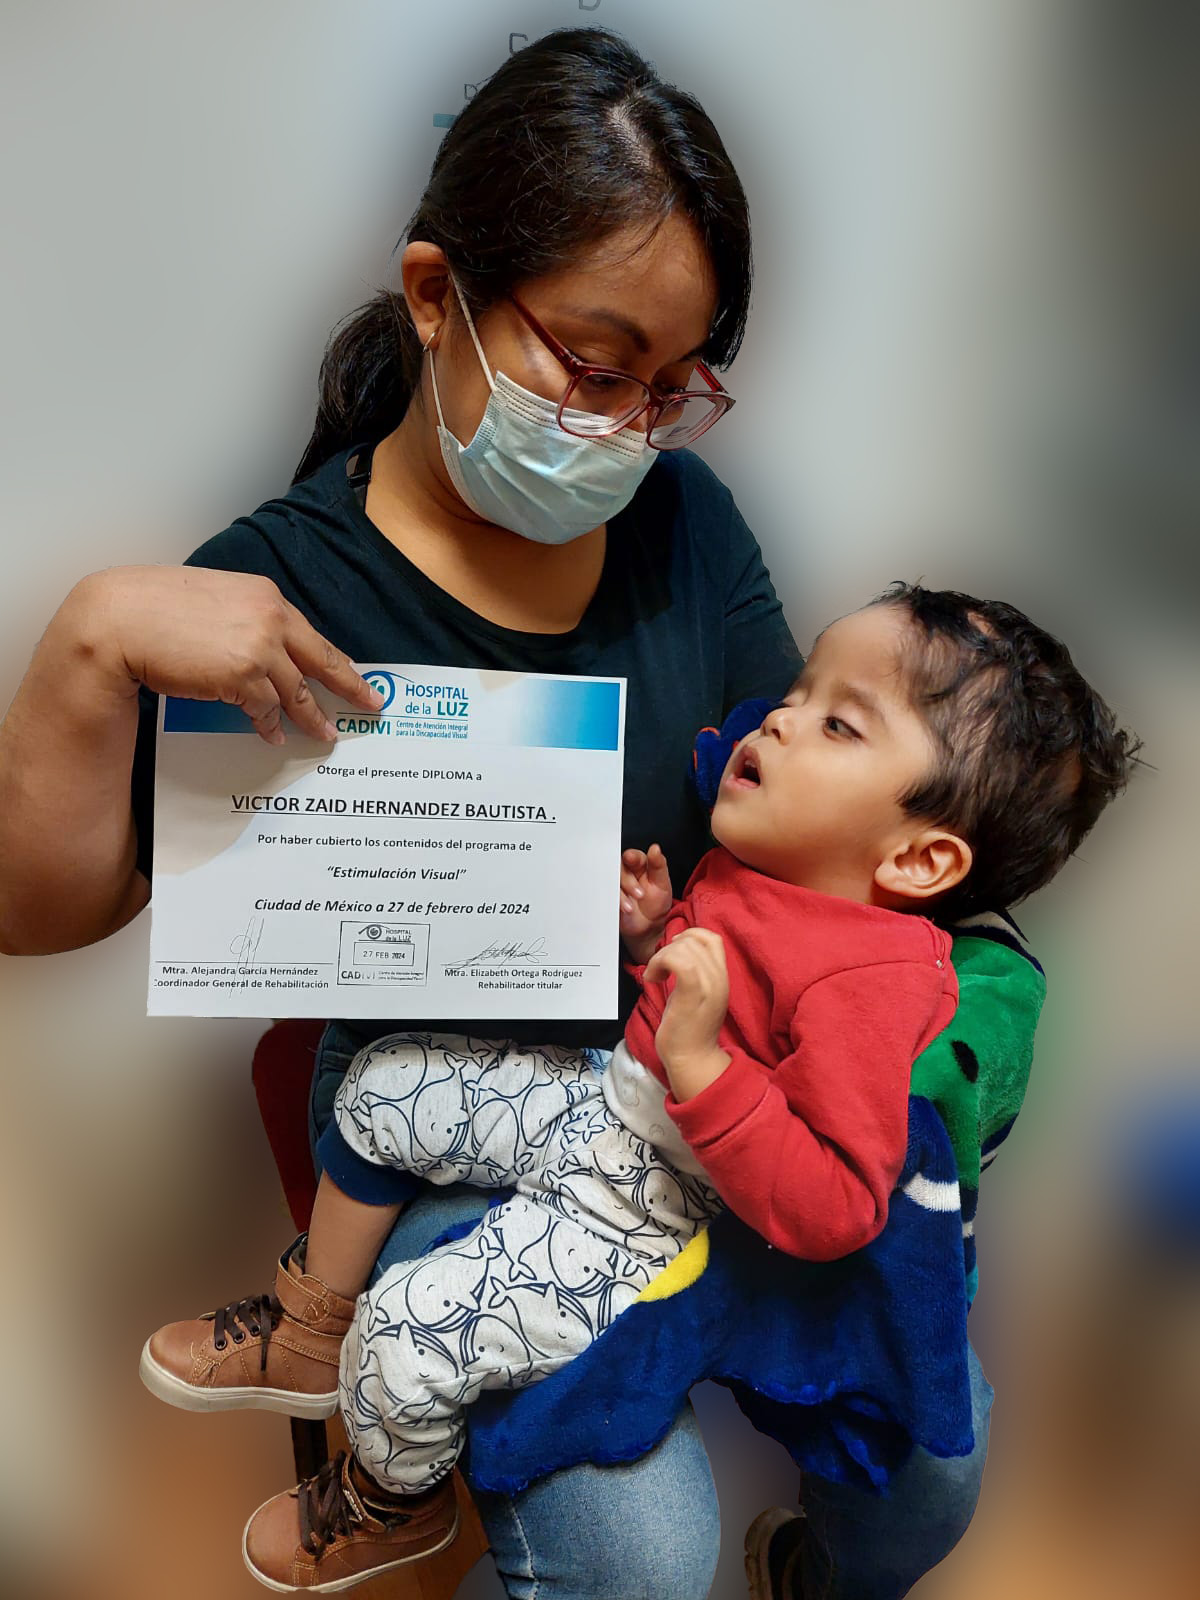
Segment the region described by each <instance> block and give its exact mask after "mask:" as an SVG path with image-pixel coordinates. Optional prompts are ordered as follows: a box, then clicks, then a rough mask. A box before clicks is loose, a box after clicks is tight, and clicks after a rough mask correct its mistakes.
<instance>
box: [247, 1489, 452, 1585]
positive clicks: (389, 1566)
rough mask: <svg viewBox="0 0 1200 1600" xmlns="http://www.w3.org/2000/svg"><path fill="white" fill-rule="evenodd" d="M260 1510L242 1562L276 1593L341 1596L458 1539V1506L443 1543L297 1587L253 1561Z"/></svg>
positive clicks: (248, 1525)
mask: <svg viewBox="0 0 1200 1600" xmlns="http://www.w3.org/2000/svg"><path fill="white" fill-rule="evenodd" d="M270 1503H271V1502H270V1500H264V1501H263V1505H262V1506H259V1508H258V1511H261V1510H262V1508H263V1506H266V1505H270ZM258 1511H256V1512H254V1514H253V1516H251V1517H249V1518H248V1519H247V1522H246V1526H245V1528H244V1529H243V1530H242V1560H243V1561H244V1562H245V1564H246V1571H247V1572H248V1573H249V1574H250V1576H251V1577H252V1578H256V1579H257V1580H258V1582H259V1583H261V1584H262V1585H263V1586H264V1587H265V1588H267V1589H274V1591H275V1593H276V1594H341V1593H342V1592H343V1591H344V1590H346V1589H357V1587H358V1585H359V1584H360V1583H373V1582H374V1580H375V1579H376V1578H382V1577H385V1576H386V1575H387V1574H388V1573H389V1572H397V1571H398V1570H399V1569H400V1568H401V1567H411V1566H412V1564H413V1563H414V1562H415V1561H425V1560H427V1559H428V1558H429V1557H430V1556H436V1555H438V1554H439V1552H441V1551H442V1550H448V1549H449V1548H450V1546H451V1545H452V1544H453V1543H454V1541H455V1539H457V1538H458V1528H459V1514H458V1507H457V1506H456V1507H455V1508H454V1526H453V1527H452V1528H451V1529H450V1532H449V1533H448V1534H447V1535H446V1537H445V1538H444V1539H443V1540H442V1542H441V1543H440V1544H435V1545H430V1547H429V1549H428V1550H416V1551H414V1552H413V1554H412V1555H411V1556H401V1557H400V1559H399V1560H398V1561H389V1562H387V1563H386V1565H384V1566H382V1567H372V1568H371V1569H370V1571H369V1572H352V1573H351V1574H350V1575H349V1577H346V1578H331V1579H330V1580H329V1582H328V1583H310V1584H307V1585H306V1586H305V1587H303V1588H297V1587H296V1585H295V1584H294V1583H277V1582H276V1580H275V1579H274V1578H268V1577H267V1576H266V1575H265V1574H264V1573H262V1572H260V1571H259V1570H258V1568H257V1567H256V1566H255V1565H254V1563H253V1562H252V1561H251V1559H250V1552H249V1551H248V1550H247V1549H246V1539H247V1536H248V1535H249V1532H250V1524H251V1523H252V1522H253V1521H254V1518H255V1517H256V1516H257V1515H258Z"/></svg>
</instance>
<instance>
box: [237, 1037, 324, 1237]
mask: <svg viewBox="0 0 1200 1600" xmlns="http://www.w3.org/2000/svg"><path fill="white" fill-rule="evenodd" d="M324 1031H325V1024H324V1023H323V1022H319V1021H316V1020H310V1019H309V1018H307V1017H292V1018H289V1019H288V1020H287V1021H285V1022H276V1023H274V1024H273V1025H272V1026H271V1027H269V1028H268V1029H267V1031H266V1033H264V1034H263V1036H262V1038H261V1039H260V1040H259V1041H258V1044H257V1046H256V1047H255V1051H254V1061H253V1065H252V1066H251V1069H250V1075H251V1077H252V1079H253V1080H254V1093H255V1095H256V1097H257V1099H258V1111H259V1115H260V1116H261V1117H262V1122H263V1127H264V1128H265V1129H266V1130H267V1140H268V1142H269V1143H270V1146H271V1154H272V1155H273V1156H274V1157H275V1165H276V1166H277V1167H278V1169H279V1178H280V1181H281V1183H282V1184H283V1193H284V1197H285V1198H286V1200H287V1204H288V1210H289V1211H290V1212H291V1214H292V1221H293V1222H294V1223H295V1224H296V1231H297V1233H303V1232H304V1230H305V1229H306V1228H307V1227H308V1222H309V1218H310V1217H311V1216H312V1208H313V1201H314V1200H315V1199H316V1197H317V1177H316V1173H315V1172H314V1171H313V1161H312V1150H311V1148H310V1146H309V1142H308V1091H309V1085H310V1084H311V1083H312V1075H313V1061H314V1059H315V1057H316V1053H317V1046H318V1045H319V1044H320V1042H321V1035H322V1033H324Z"/></svg>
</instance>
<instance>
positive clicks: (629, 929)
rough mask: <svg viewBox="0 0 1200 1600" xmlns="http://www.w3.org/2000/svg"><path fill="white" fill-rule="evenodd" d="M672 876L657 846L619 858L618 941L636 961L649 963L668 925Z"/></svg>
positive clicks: (634, 851)
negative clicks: (619, 900) (619, 931)
mask: <svg viewBox="0 0 1200 1600" xmlns="http://www.w3.org/2000/svg"><path fill="white" fill-rule="evenodd" d="M672 899H673V897H672V894H671V874H670V873H669V872H668V871H667V858H666V856H665V855H663V853H662V851H661V850H660V849H659V847H658V845H656V844H652V845H651V846H650V848H649V850H626V851H625V852H624V854H623V855H622V856H621V920H620V929H621V938H622V939H623V940H624V941H625V945H626V948H627V949H628V951H629V953H630V955H631V956H632V957H633V958H634V960H635V961H638V962H642V961H648V960H649V959H650V957H651V955H652V954H653V953H654V950H655V948H656V946H657V945H658V941H659V940H660V939H661V938H662V936H663V929H664V928H665V927H666V925H667V913H668V912H669V911H670V909H671V905H672Z"/></svg>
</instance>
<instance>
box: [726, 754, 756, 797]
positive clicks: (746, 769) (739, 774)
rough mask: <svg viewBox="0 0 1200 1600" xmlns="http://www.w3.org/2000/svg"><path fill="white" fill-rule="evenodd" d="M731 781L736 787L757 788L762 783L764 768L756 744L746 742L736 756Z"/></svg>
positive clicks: (730, 775)
mask: <svg viewBox="0 0 1200 1600" xmlns="http://www.w3.org/2000/svg"><path fill="white" fill-rule="evenodd" d="M729 781H730V783H731V784H732V785H733V787H734V788H735V789H757V788H759V787H760V786H761V784H762V769H761V768H760V766H759V764H758V755H757V753H756V751H755V749H754V746H753V745H751V744H749V743H746V744H744V745H742V747H741V749H740V750H739V751H738V752H737V755H736V756H735V757H734V761H733V767H732V769H731V771H730V774H729Z"/></svg>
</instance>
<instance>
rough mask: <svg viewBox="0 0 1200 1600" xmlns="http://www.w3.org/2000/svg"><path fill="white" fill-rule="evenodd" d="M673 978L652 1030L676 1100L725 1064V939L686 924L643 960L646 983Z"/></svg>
mask: <svg viewBox="0 0 1200 1600" xmlns="http://www.w3.org/2000/svg"><path fill="white" fill-rule="evenodd" d="M668 978H674V980H675V984H674V987H673V988H672V990H671V993H670V996H669V997H668V1000H667V1003H666V1006H665V1008H664V1010H663V1014H662V1021H661V1022H660V1023H659V1025H658V1031H657V1033H655V1035H654V1048H655V1049H656V1050H657V1051H658V1059H659V1060H660V1061H661V1062H662V1064H663V1066H664V1067H665V1068H666V1072H667V1077H668V1078H669V1079H670V1083H671V1092H672V1094H673V1095H674V1096H675V1098H676V1100H690V1099H691V1098H692V1096H693V1095H694V1094H699V1093H700V1091H701V1089H705V1088H707V1087H708V1085H709V1084H710V1083H712V1082H713V1080H714V1079H715V1078H719V1077H720V1075H721V1073H722V1072H724V1071H725V1068H726V1067H727V1066H728V1065H729V1062H730V1056H729V1055H728V1053H727V1052H726V1051H725V1050H723V1049H722V1048H721V1044H720V1032H721V1024H722V1023H723V1022H724V1021H725V1013H726V1012H727V1011H728V1010H729V974H728V972H727V970H726V967H725V941H724V940H723V939H722V938H721V935H720V934H719V933H714V932H713V931H712V929H711V928H684V929H683V931H682V932H681V933H677V934H676V935H675V937H674V938H673V939H672V940H671V942H670V944H667V945H664V946H663V947H662V949H661V950H656V951H655V953H654V955H653V956H652V957H651V959H650V960H649V962H648V963H647V964H646V971H645V981H646V982H647V983H665V982H666V981H667V979H668Z"/></svg>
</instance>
